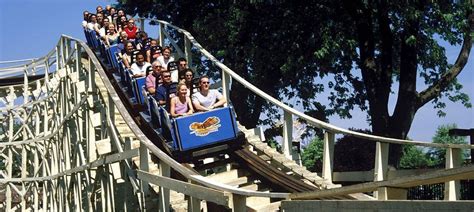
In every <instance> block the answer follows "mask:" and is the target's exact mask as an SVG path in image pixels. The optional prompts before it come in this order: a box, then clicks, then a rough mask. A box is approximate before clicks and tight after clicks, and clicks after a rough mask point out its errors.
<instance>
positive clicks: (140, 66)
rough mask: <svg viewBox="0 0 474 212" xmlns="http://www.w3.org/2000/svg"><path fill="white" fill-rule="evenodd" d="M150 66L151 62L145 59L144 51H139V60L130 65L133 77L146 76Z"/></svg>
mask: <svg viewBox="0 0 474 212" xmlns="http://www.w3.org/2000/svg"><path fill="white" fill-rule="evenodd" d="M148 68H151V64H150V63H149V62H146V61H145V55H144V54H143V53H141V52H140V53H138V54H137V61H136V62H135V63H133V64H132V66H131V67H130V70H131V71H132V77H135V78H136V77H144V76H145V75H146V70H147V69H148Z"/></svg>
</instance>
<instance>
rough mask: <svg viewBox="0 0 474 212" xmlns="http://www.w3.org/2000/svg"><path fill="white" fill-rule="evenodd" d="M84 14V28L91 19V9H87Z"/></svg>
mask: <svg viewBox="0 0 474 212" xmlns="http://www.w3.org/2000/svg"><path fill="white" fill-rule="evenodd" d="M82 15H83V16H84V20H83V21H82V27H84V29H86V28H87V21H88V20H89V15H90V13H89V11H87V10H86V11H84V12H83V13H82Z"/></svg>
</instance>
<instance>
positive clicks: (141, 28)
mask: <svg viewBox="0 0 474 212" xmlns="http://www.w3.org/2000/svg"><path fill="white" fill-rule="evenodd" d="M140 30H141V31H144V32H145V19H144V18H140Z"/></svg>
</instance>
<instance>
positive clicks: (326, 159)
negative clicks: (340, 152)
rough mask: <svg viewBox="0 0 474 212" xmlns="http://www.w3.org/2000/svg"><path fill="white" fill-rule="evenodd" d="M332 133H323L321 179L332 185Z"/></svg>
mask: <svg viewBox="0 0 474 212" xmlns="http://www.w3.org/2000/svg"><path fill="white" fill-rule="evenodd" d="M334 142H335V136H334V133H332V132H329V131H326V132H324V149H323V170H322V177H323V179H324V180H326V181H328V182H330V183H332V175H333V165H334Z"/></svg>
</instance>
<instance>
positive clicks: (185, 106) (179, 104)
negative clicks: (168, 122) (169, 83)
mask: <svg viewBox="0 0 474 212" xmlns="http://www.w3.org/2000/svg"><path fill="white" fill-rule="evenodd" d="M187 93H188V87H186V84H184V83H180V84H178V87H177V91H176V96H175V97H173V98H172V99H171V109H170V113H171V116H172V117H173V118H176V117H180V116H185V115H191V114H193V112H194V111H193V105H192V104H191V98H189V96H187V95H186V94H187Z"/></svg>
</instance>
